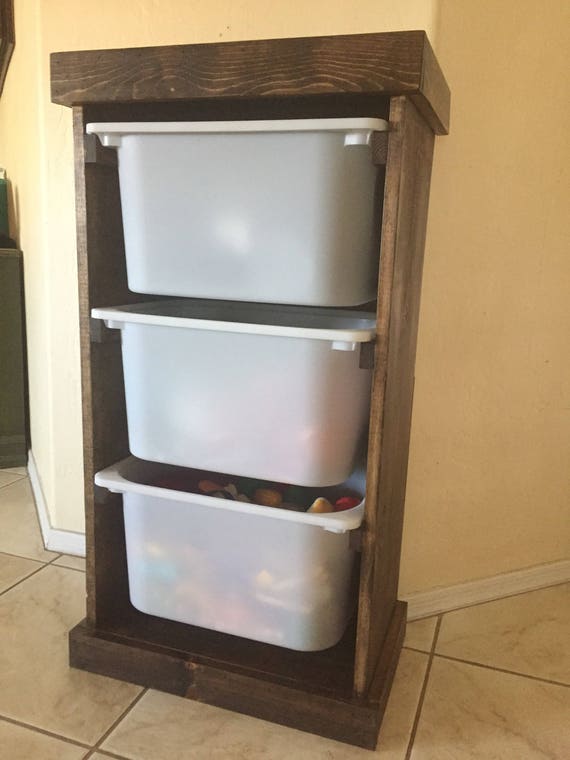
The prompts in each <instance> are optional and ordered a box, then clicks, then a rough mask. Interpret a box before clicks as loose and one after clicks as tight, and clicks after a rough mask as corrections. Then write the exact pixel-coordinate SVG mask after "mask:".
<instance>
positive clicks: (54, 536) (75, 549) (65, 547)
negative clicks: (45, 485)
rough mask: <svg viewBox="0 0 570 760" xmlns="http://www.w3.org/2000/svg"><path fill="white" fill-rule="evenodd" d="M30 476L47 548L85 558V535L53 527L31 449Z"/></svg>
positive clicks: (29, 454) (29, 457) (29, 458)
mask: <svg viewBox="0 0 570 760" xmlns="http://www.w3.org/2000/svg"><path fill="white" fill-rule="evenodd" d="M28 476H29V478H30V486H31V488H32V494H33V497H34V501H35V503H36V512H37V514H38V521H39V523H40V530H41V532H42V538H43V540H44V546H45V548H46V549H48V550H49V551H50V552H61V553H62V554H74V555H75V556H77V557H84V556H85V533H76V532H75V531H72V530H59V529H58V528H52V527H51V522H50V517H49V510H48V506H47V502H46V500H45V496H44V492H43V490H42V484H41V481H40V476H39V473H38V468H37V466H36V460H35V459H34V455H33V453H32V450H31V449H30V451H29V453H28Z"/></svg>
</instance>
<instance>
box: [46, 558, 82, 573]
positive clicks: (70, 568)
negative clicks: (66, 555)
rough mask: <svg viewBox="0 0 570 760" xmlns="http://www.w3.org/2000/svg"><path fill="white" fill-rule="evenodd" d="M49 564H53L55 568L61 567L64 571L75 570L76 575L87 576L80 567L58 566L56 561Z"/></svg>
mask: <svg viewBox="0 0 570 760" xmlns="http://www.w3.org/2000/svg"><path fill="white" fill-rule="evenodd" d="M48 564H50V565H52V564H53V566H54V567H61V568H62V570H73V572H74V573H83V575H85V570H81V568H79V567H69V565H61V564H57V565H56V564H55V560H53V562H49V563H48Z"/></svg>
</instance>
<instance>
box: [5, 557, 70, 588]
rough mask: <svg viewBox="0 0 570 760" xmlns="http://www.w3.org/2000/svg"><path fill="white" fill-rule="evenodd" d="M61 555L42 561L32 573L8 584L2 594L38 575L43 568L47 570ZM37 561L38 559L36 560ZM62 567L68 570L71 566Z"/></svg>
mask: <svg viewBox="0 0 570 760" xmlns="http://www.w3.org/2000/svg"><path fill="white" fill-rule="evenodd" d="M59 557H61V554H59V555H58V556H57V557H54V558H53V559H52V560H50V561H49V562H42V563H41V565H40V567H36V569H35V570H32V572H31V573H28V575H25V576H24V577H23V578H20V580H19V581H16V583H13V584H12V585H11V586H8V588H5V589H4V590H3V591H0V596H4V594H7V593H8V591H12V589H14V588H16V586H19V585H20V584H21V583H23V582H24V581H27V580H28V579H29V578H31V577H32V576H33V575H37V574H38V573H41V571H42V570H45V569H46V567H49V566H50V565H52V564H53V563H54V562H55V561H56V559H59ZM22 559H24V558H23V557H22ZM35 561H37V560H35ZM55 567H59V565H55ZM62 569H63V570H68V569H69V568H66V567H64V568H62Z"/></svg>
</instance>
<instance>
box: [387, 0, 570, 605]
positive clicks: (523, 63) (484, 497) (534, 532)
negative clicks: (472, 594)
mask: <svg viewBox="0 0 570 760" xmlns="http://www.w3.org/2000/svg"><path fill="white" fill-rule="evenodd" d="M569 30H570V5H569V4H568V3H567V2H565V1H564V0H560V1H555V0H548V1H547V2H545V3H535V2H532V0H524V1H523V2H521V0H502V2H491V0H484V1H483V2H469V1H467V0H461V1H458V0H441V2H440V3H439V23H438V27H437V32H436V35H437V54H438V57H439V61H440V63H441V65H442V67H443V70H444V71H445V73H446V77H447V78H448V82H449V85H450V87H451V90H452V93H453V95H452V98H453V101H452V102H453V108H452V127H451V129H452V132H451V134H450V136H449V137H446V138H441V139H439V140H437V145H436V154H435V164H434V174H433V183H432V193H431V202H430V218H429V224H428V240H427V249H426V265H425V270H424V289H423V295H422V309H421V316H420V331H419V345H418V356H417V366H416V391H415V399H414V416H413V430H412V445H411V457H410V468H409V477H408V491H407V500H406V519H405V542H404V552H403V562H402V577H401V588H402V589H404V590H405V591H415V590H419V589H423V588H426V587H431V586H437V585H443V586H446V585H450V584H453V583H457V582H461V581H465V580H470V579H474V578H480V577H484V576H491V575H494V574H496V573H501V572H507V571H510V570H514V569H517V568H523V567H528V566H531V565H535V564H539V563H543V562H552V561H555V560H558V559H562V558H564V557H568V556H570V551H569V549H570V540H569V539H570V383H569V380H570V351H569V347H570V346H569V344H570V340H569V337H570V307H569V303H570V298H569V293H570V256H569V253H570V246H569V242H570V239H569V232H570V228H569V224H568V200H569V197H568V196H569V193H568V191H569V189H570V176H569V165H568V163H569V162H568V158H569V147H570V142H569V135H570V131H569V129H568V125H569V123H570V101H569V99H568V97H564V91H565V82H566V93H567V67H568V64H567V55H568V53H567V51H568V49H569V47H570V35H569Z"/></svg>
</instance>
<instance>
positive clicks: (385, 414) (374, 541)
mask: <svg viewBox="0 0 570 760" xmlns="http://www.w3.org/2000/svg"><path fill="white" fill-rule="evenodd" d="M390 127H391V132H390V140H389V145H388V160H387V165H386V185H385V194H384V209H383V218H382V244H381V253H380V277H379V285H378V328H377V332H378V334H377V341H376V360H375V371H374V375H373V381H372V382H373V386H372V401H371V410H370V433H369V445H368V468H367V490H366V516H365V525H364V533H363V544H362V560H361V586H360V603H359V620H358V632H357V642H356V661H355V690H356V693H357V694H360V695H363V694H366V693H367V691H368V687H369V685H370V681H371V679H372V675H373V673H374V670H375V666H376V662H377V661H378V658H379V656H380V653H381V651H382V646H383V641H384V638H385V636H386V631H387V628H388V623H389V621H390V619H391V616H392V613H393V609H394V605H395V604H396V596H397V591H398V575H399V566H400V548H401V540H402V522H403V512H404V498H405V490H406V476H407V466H408V448H409V440H410V423H411V413H412V397H413V387H414V363H415V352H416V339H417V328H418V316H419V303H420V288H421V279H422V266H423V253H424V244H425V232H426V224H427V211H428V199H429V186H430V176H431V166H432V156H433V144H434V136H433V133H432V131H431V130H430V128H429V127H428V125H427V124H426V122H425V121H424V120H423V119H422V117H421V116H420V114H419V113H418V111H417V109H416V108H415V106H414V105H413V103H411V102H410V101H409V100H408V99H406V98H404V97H399V98H394V99H393V100H392V107H391V109H390Z"/></svg>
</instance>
